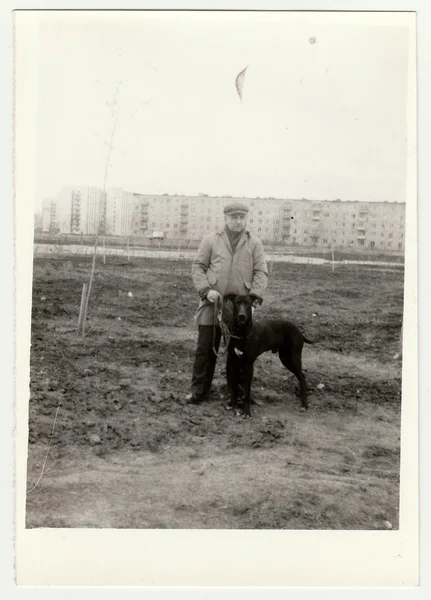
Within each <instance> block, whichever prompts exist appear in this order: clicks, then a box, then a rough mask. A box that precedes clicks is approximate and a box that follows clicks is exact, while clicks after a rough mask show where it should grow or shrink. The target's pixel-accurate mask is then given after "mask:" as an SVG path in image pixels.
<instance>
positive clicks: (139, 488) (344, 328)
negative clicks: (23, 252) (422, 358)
mask: <svg viewBox="0 0 431 600" xmlns="http://www.w3.org/2000/svg"><path fill="white" fill-rule="evenodd" d="M409 24H410V21H409V20H408V19H406V20H405V22H404V21H403V19H402V15H400V18H399V19H398V20H396V21H395V22H394V21H392V20H391V19H390V13H388V18H387V22H386V21H385V19H384V18H380V19H378V20H376V22H374V23H373V22H370V21H369V20H368V21H367V20H366V19H365V18H364V15H361V14H360V13H351V14H350V15H349V18H348V19H346V18H345V17H341V16H340V15H337V14H335V13H334V14H331V13H326V15H325V16H324V18H323V17H322V18H320V19H313V18H312V17H311V16H308V17H305V16H304V14H302V13H280V12H278V13H264V12H261V13H259V12H255V13H248V12H232V13H223V12H211V11H209V12H183V13H181V12H169V11H168V12H157V11H152V12H147V11H141V12H124V13H123V12H116V13H110V12H108V11H106V12H104V11H101V12H97V13H96V12H89V13H86V12H79V11H76V12H68V11H52V12H46V13H44V14H43V15H40V16H39V25H38V31H37V36H36V38H35V40H34V46H32V48H31V51H32V53H33V52H34V56H35V58H34V60H36V61H37V66H38V68H37V73H36V74H34V76H35V77H36V83H35V85H36V89H37V94H36V95H35V97H34V106H32V108H33V114H34V126H35V128H36V144H35V153H36V154H35V156H34V161H35V170H36V174H37V180H36V184H35V186H36V189H35V194H34V197H29V198H28V199H27V201H28V206H31V207H32V211H33V213H34V226H33V228H32V230H33V233H34V237H33V250H32V252H33V254H32V282H31V332H30V340H31V349H30V377H29V387H30V396H29V406H28V440H27V444H28V446H27V472H26V502H25V527H26V528H27V529H37V528H93V529H94V528H95V529H99V528H100V529H102V528H103V529H106V528H109V529H193V530H197V529H200V530H202V529H211V530H214V529H229V530H351V531H354V530H374V531H376V530H381V531H390V530H398V529H399V527H400V449H401V444H402V442H403V440H402V436H401V409H402V406H403V407H404V406H405V404H404V403H405V402H414V401H415V399H414V398H413V397H408V398H407V397H404V395H402V364H403V315H404V282H405V274H406V268H407V265H406V264H405V254H406V249H407V247H406V216H407V214H408V208H409V202H413V203H415V202H416V199H415V198H412V197H411V195H410V196H409V194H408V177H409V171H408V156H409V143H410V144H411V139H412V135H413V128H414V127H415V123H412V122H411V120H410V118H409V112H408V102H409V98H411V97H412V94H413V96H414V94H415V90H414V89H411V88H410V87H409V77H410V73H409V67H410V68H411V56H410V49H411V36H412V35H413V29H412V28H411V27H410V26H409ZM19 32H20V29H19V19H18V20H17V35H18V36H19ZM17 95H19V88H18V89H17ZM32 101H33V99H32ZM18 118H19V112H18V113H17V119H18ZM413 140H414V138H413ZM410 151H411V148H410Z"/></svg>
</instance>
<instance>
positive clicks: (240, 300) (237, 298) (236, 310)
mask: <svg viewBox="0 0 431 600" xmlns="http://www.w3.org/2000/svg"><path fill="white" fill-rule="evenodd" d="M256 299H257V298H256V296H253V294H250V295H249V296H245V295H244V296H241V295H238V294H226V295H225V296H224V297H223V300H224V303H225V304H228V305H229V304H230V305H231V306H232V322H233V324H234V325H237V326H240V327H243V326H244V325H247V324H248V323H250V322H251V321H252V314H253V311H252V306H253V302H254V301H255V300H256Z"/></svg>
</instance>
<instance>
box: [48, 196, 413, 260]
mask: <svg viewBox="0 0 431 600" xmlns="http://www.w3.org/2000/svg"><path fill="white" fill-rule="evenodd" d="M233 201H240V202H243V203H244V204H246V205H247V206H248V207H249V209H250V210H249V216H248V225H249V228H250V230H251V231H252V232H254V233H255V234H256V235H257V236H258V237H259V238H260V239H261V240H262V241H263V242H264V243H265V244H266V245H280V244H282V245H289V246H309V247H319V248H352V249H353V248H358V249H361V248H363V249H365V248H367V249H376V250H389V251H399V252H402V251H403V250H404V229H405V204H403V203H395V202H393V203H391V202H360V201H341V200H321V201H315V200H307V199H305V198H302V199H292V200H285V199H277V198H232V197H230V196H219V197H210V196H206V195H204V194H202V195H200V196H169V195H163V196H156V195H145V194H139V193H133V192H127V191H124V190H121V189H108V190H106V192H103V191H102V190H100V189H98V188H90V187H70V188H64V189H63V190H62V191H61V192H60V193H59V194H58V196H57V198H55V199H52V200H47V201H46V202H45V203H44V207H43V213H42V228H43V230H44V231H54V230H56V231H60V232H61V233H83V234H95V233H101V234H105V235H116V236H117V235H118V236H125V237H127V236H132V235H133V236H151V234H152V233H153V232H163V236H164V237H165V238H168V239H169V238H171V239H178V240H181V239H184V240H200V239H202V238H203V237H204V235H206V234H208V233H211V232H213V231H217V230H220V229H221V228H222V227H223V226H224V215H223V208H224V207H225V206H226V205H227V204H229V203H230V202H233Z"/></svg>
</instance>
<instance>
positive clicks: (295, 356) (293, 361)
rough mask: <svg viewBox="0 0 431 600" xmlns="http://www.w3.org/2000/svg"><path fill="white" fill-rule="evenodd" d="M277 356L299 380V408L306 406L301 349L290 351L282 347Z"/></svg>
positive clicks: (302, 408) (305, 386) (306, 397)
mask: <svg viewBox="0 0 431 600" xmlns="http://www.w3.org/2000/svg"><path fill="white" fill-rule="evenodd" d="M279 357H280V360H281V362H282V363H283V365H284V366H285V367H286V369H289V371H291V373H293V374H294V375H295V376H296V378H297V379H298V382H299V396H300V398H301V410H307V408H308V391H307V383H306V381H305V377H304V373H303V371H302V359H301V350H299V351H298V350H296V351H293V352H292V351H291V350H290V349H289V350H285V351H284V352H283V349H282V350H280V352H279Z"/></svg>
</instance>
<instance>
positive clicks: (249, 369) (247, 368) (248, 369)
mask: <svg viewBox="0 0 431 600" xmlns="http://www.w3.org/2000/svg"><path fill="white" fill-rule="evenodd" d="M253 371H254V369H253V365H252V364H249V363H245V364H244V367H243V373H244V414H245V416H246V417H251V410H250V404H251V383H252V381H253Z"/></svg>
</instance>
